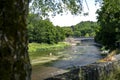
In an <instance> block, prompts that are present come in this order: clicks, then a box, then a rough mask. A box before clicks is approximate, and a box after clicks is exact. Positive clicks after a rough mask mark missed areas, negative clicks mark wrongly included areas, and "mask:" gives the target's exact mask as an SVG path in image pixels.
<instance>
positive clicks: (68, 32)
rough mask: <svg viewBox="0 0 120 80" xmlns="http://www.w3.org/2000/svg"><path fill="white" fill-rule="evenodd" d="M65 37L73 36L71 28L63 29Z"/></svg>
mask: <svg viewBox="0 0 120 80" xmlns="http://www.w3.org/2000/svg"><path fill="white" fill-rule="evenodd" d="M63 30H64V32H65V36H66V37H70V36H73V30H72V28H71V27H63Z"/></svg>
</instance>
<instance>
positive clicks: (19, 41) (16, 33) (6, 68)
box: [0, 0, 31, 80]
mask: <svg viewBox="0 0 120 80" xmlns="http://www.w3.org/2000/svg"><path fill="white" fill-rule="evenodd" d="M27 13H28V0H0V80H31V77H30V75H31V64H30V60H29V56H28V51H27V50H28V47H27V45H28V40H27V30H26V26H27V25H26V17H27Z"/></svg>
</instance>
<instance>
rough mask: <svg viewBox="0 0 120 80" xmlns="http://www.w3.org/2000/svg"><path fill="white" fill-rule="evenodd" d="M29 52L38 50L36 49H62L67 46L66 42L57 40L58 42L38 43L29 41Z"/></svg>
mask: <svg viewBox="0 0 120 80" xmlns="http://www.w3.org/2000/svg"><path fill="white" fill-rule="evenodd" d="M28 46H29V50H28V51H29V52H38V51H53V50H60V49H64V48H65V47H66V46H69V44H68V43H65V42H59V43H58V44H45V43H42V44H39V43H30V44H29V45H28Z"/></svg>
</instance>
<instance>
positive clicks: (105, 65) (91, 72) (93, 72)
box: [45, 60, 120, 80]
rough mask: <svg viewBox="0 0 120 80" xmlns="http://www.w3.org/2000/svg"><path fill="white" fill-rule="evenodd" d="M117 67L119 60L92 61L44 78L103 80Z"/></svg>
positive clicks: (55, 79)
mask: <svg viewBox="0 0 120 80" xmlns="http://www.w3.org/2000/svg"><path fill="white" fill-rule="evenodd" d="M118 67H120V60H117V61H109V62H101V63H100V62H99V63H93V64H90V65H86V66H81V67H76V68H73V69H71V70H70V71H69V72H67V73H64V74H60V75H57V76H54V77H51V78H48V79H45V80H105V78H106V77H108V76H109V75H110V73H111V72H113V71H114V70H115V69H117V68H118Z"/></svg>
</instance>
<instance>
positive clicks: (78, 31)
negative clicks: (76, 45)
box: [73, 21, 99, 37]
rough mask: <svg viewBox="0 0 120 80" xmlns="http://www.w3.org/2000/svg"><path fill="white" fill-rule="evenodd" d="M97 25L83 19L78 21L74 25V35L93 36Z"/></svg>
mask: <svg viewBox="0 0 120 80" xmlns="http://www.w3.org/2000/svg"><path fill="white" fill-rule="evenodd" d="M98 28H99V26H98V24H97V23H96V22H91V21H85V22H80V23H78V24H77V25H75V26H74V30H73V32H74V36H75V37H81V36H84V37H94V36H95V35H96V32H97V30H98Z"/></svg>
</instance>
